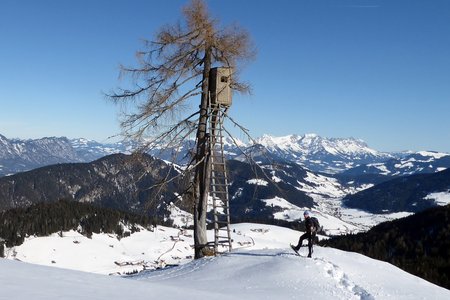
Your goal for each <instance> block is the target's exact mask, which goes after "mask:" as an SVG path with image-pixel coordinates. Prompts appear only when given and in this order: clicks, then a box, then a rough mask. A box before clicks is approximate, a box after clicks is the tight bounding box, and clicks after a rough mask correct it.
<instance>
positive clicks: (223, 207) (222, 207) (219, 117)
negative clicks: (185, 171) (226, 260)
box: [209, 104, 231, 255]
mask: <svg viewBox="0 0 450 300" xmlns="http://www.w3.org/2000/svg"><path fill="white" fill-rule="evenodd" d="M226 111H227V107H224V106H221V105H220V104H219V105H214V106H212V107H210V112H211V115H210V118H209V125H210V126H209V146H210V147H209V150H210V162H211V168H210V169H211V177H210V179H211V180H210V190H209V193H210V197H211V198H212V207H213V223H214V253H215V254H216V255H217V254H220V253H223V252H227V251H228V252H229V251H231V233H230V206H229V195H228V177H227V166H226V159H225V155H224V144H223V143H224V140H223V121H224V116H225V114H226ZM219 246H221V249H220V250H219Z"/></svg>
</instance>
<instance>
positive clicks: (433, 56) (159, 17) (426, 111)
mask: <svg viewBox="0 0 450 300" xmlns="http://www.w3.org/2000/svg"><path fill="white" fill-rule="evenodd" d="M186 3H187V1H181V0H179V1H175V0H171V1H151V0H148V1H144V0H139V1H138V0H129V1H119V0H101V1H100V0H78V1H69V0H64V1H57V0H53V1H50V0H40V1H32V0H29V1H16V0H3V1H2V2H1V4H0V107H1V109H0V134H2V135H4V136H6V137H8V138H14V137H19V138H39V137H44V136H68V137H71V138H75V137H86V138H91V139H95V140H98V141H100V142H108V141H110V140H109V139H108V137H110V136H113V135H116V134H118V133H119V132H120V129H119V126H118V113H119V108H118V107H116V106H114V105H113V104H112V103H109V102H108V101H106V100H105V98H104V96H103V92H108V91H111V90H112V89H114V88H116V87H118V86H120V85H121V81H119V79H118V74H119V64H124V65H128V66H130V65H133V64H134V63H135V59H134V54H135V52H136V51H137V50H139V49H141V48H142V47H141V46H142V44H141V40H142V39H144V38H145V39H151V38H152V36H153V34H154V33H156V31H157V30H158V29H159V28H160V27H161V26H162V25H165V24H170V23H173V22H175V21H176V20H177V19H179V17H180V16H181V13H180V11H181V8H182V7H183V6H184V5H185V4H186ZM207 3H208V7H209V8H210V11H211V14H212V15H213V16H215V17H217V18H219V19H220V20H221V24H224V25H227V24H230V23H234V22H236V23H238V24H239V25H240V26H242V27H244V28H245V29H247V30H248V31H249V33H250V34H251V36H252V38H253V42H254V44H255V46H256V48H257V51H258V54H257V57H256V59H255V60H254V61H253V62H251V63H250V64H248V65H247V66H246V67H245V69H244V72H243V76H242V77H243V79H244V80H246V81H247V82H249V83H251V85H252V89H253V93H252V95H250V96H238V97H235V99H234V102H233V106H232V108H231V111H230V115H231V116H232V117H233V118H234V119H235V120H237V121H239V122H240V123H241V124H242V125H244V126H245V127H247V128H248V129H249V130H250V133H251V134H252V135H253V136H254V137H257V136H261V135H262V134H264V133H267V134H271V135H276V136H282V135H288V134H300V135H302V134H305V133H317V134H319V135H321V136H324V137H355V138H360V139H363V140H364V141H366V142H367V143H368V145H369V146H370V147H372V148H374V149H377V150H380V151H401V150H436V151H443V152H450V117H449V116H450V113H449V112H450V1H447V0H433V1H419V0H418V1H415V0H403V1H401V0H385V1H377V0H367V1H364V0H352V1H350V0H348V1H344V0H314V1H312V0H308V1H306V0H298V1H294V0H292V1H291V0H277V1H263V0H246V1H238V0H227V1H219V0H210V1H207ZM193 105H197V103H195V104H193ZM238 137H241V136H240V135H239V134H238Z"/></svg>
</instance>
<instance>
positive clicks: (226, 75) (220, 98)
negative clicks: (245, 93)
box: [209, 67, 232, 107]
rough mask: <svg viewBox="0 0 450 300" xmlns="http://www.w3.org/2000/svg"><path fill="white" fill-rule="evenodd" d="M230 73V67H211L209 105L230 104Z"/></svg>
mask: <svg viewBox="0 0 450 300" xmlns="http://www.w3.org/2000/svg"><path fill="white" fill-rule="evenodd" d="M231 74H232V69H231V68H225V67H219V68H211V70H210V72H209V92H210V95H211V98H210V99H211V105H221V106H226V107H229V106H231V98H232V97H231V96H232V92H231Z"/></svg>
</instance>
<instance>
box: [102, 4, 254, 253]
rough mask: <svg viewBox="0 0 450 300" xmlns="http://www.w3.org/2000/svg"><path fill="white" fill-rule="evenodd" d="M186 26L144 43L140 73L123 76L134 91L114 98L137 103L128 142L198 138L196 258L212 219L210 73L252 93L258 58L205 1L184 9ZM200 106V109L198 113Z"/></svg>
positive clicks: (126, 126) (127, 124)
mask: <svg viewBox="0 0 450 300" xmlns="http://www.w3.org/2000/svg"><path fill="white" fill-rule="evenodd" d="M183 16H184V18H183V21H184V22H179V23H177V24H175V25H169V26H165V27H162V28H161V29H160V31H159V32H158V33H157V34H156V36H155V38H154V40H153V41H144V46H145V50H144V51H139V52H137V58H138V67H132V68H129V67H123V66H122V67H121V75H128V76H130V78H131V79H132V85H131V88H127V89H125V88H119V89H117V90H116V91H113V92H112V93H110V94H109V95H108V98H109V99H111V100H112V101H114V102H115V103H119V104H124V103H132V107H133V109H132V110H131V112H129V113H126V114H124V118H123V119H122V121H121V127H122V129H123V132H124V135H125V136H126V137H127V138H131V139H133V140H139V141H143V140H145V141H147V143H146V144H145V147H146V148H147V149H148V148H150V147H151V146H152V145H156V144H159V145H160V144H161V143H164V144H165V146H166V147H170V146H179V145H181V142H182V141H183V140H185V139H187V138H189V136H190V135H192V134H193V133H195V132H196V147H195V149H192V152H193V154H194V156H193V159H192V160H191V164H190V167H191V168H186V170H187V171H186V172H188V171H189V170H193V171H194V175H193V180H192V182H193V184H192V188H191V195H192V196H193V198H194V199H193V202H194V205H193V212H194V213H193V214H194V245H195V258H200V257H203V256H204V255H206V253H207V252H208V247H207V237H206V213H207V199H208V192H209V172H208V171H209V165H208V161H207V159H206V155H207V146H206V145H207V132H206V131H207V122H208V118H209V116H208V105H209V103H208V101H209V97H208V89H209V82H208V78H209V73H210V69H211V68H212V67H214V66H224V67H230V68H232V70H233V76H232V78H231V88H232V89H233V90H235V91H238V92H248V89H249V87H248V85H246V84H243V83H241V82H239V79H238V77H237V74H239V71H240V66H241V65H242V63H244V62H246V61H248V60H249V59H251V58H252V57H253V56H254V49H253V47H252V45H251V43H250V38H249V35H248V33H247V32H246V31H244V30H242V29H241V28H239V27H237V26H230V27H223V28H220V27H219V24H218V22H217V20H215V19H213V18H211V17H210V15H209V14H208V11H207V8H206V5H205V4H204V2H203V1H201V0H192V2H191V3H190V4H189V5H188V6H186V7H185V8H184V9H183ZM198 98H199V100H200V104H199V106H198V109H197V108H195V106H194V108H193V107H192V104H194V103H197V104H198V102H195V101H194V100H193V99H197V101H198Z"/></svg>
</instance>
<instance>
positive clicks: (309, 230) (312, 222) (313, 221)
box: [293, 210, 319, 257]
mask: <svg viewBox="0 0 450 300" xmlns="http://www.w3.org/2000/svg"><path fill="white" fill-rule="evenodd" d="M303 216H304V217H305V227H306V232H305V233H304V234H302V235H301V236H300V239H299V241H298V244H297V246H295V247H293V249H294V250H295V251H298V250H299V249H300V247H301V246H302V244H303V241H304V240H306V239H307V240H308V249H309V253H308V257H311V254H312V252H313V242H314V239H315V238H316V233H317V231H318V230H319V228H318V227H319V222H318V221H317V218H314V217H311V212H310V211H309V210H306V211H305V212H304V213H303Z"/></svg>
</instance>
